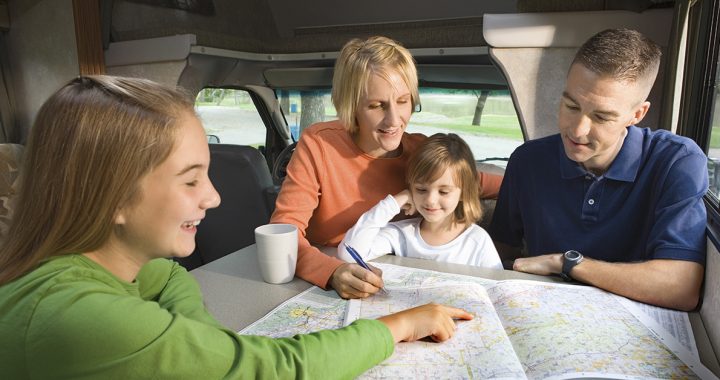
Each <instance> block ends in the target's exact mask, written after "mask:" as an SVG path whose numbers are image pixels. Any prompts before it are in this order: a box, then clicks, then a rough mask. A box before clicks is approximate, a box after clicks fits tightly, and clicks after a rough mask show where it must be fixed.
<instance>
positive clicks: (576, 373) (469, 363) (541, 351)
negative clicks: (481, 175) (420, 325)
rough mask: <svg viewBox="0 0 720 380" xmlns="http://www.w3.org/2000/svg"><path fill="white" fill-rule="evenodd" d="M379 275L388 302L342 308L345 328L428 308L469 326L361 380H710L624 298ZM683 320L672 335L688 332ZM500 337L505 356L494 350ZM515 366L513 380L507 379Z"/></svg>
mask: <svg viewBox="0 0 720 380" xmlns="http://www.w3.org/2000/svg"><path fill="white" fill-rule="evenodd" d="M379 266H380V267H381V269H382V270H383V278H384V279H385V284H386V288H387V289H388V290H389V291H390V292H389V295H388V296H376V297H370V298H367V299H364V300H351V301H350V302H349V306H348V313H347V316H346V320H345V324H348V323H349V322H352V321H353V320H355V319H357V318H376V317H379V316H382V315H386V314H389V313H392V312H395V311H400V310H403V309H406V308H409V307H413V306H418V305H422V304H425V303H428V302H431V301H432V302H436V303H442V304H447V305H451V306H455V307H460V308H463V309H466V310H468V311H470V312H471V313H473V314H474V315H475V316H476V319H475V320H473V321H470V322H466V321H459V322H458V330H457V333H456V334H455V336H453V338H452V339H450V340H449V341H447V342H445V343H442V344H437V343H431V342H416V343H403V344H399V345H397V346H396V349H395V353H394V354H393V356H392V357H390V358H389V359H387V360H386V361H384V362H383V363H382V364H380V365H378V366H376V367H375V368H373V369H371V370H369V371H368V372H366V373H365V374H364V375H363V376H362V377H363V378H369V379H374V378H378V379H379V378H437V377H436V375H438V374H447V376H440V377H450V378H456V377H457V378H522V377H524V376H526V377H527V378H530V379H570V378H619V379H640V378H643V379H658V378H660V379H662V378H708V379H712V378H716V377H715V376H714V375H713V374H712V373H711V372H710V371H709V370H707V369H706V368H705V367H704V366H703V365H702V364H701V363H700V362H699V360H698V358H697V354H696V353H695V352H691V350H689V349H688V347H686V345H687V342H684V343H685V345H684V344H681V343H680V342H679V341H678V339H676V338H675V337H673V335H671V334H669V333H668V331H666V330H665V329H664V328H663V327H661V325H660V324H659V323H657V322H655V321H654V320H652V318H645V319H646V320H648V321H649V322H652V324H653V327H654V328H652V329H651V328H649V327H648V326H646V325H645V324H644V323H643V322H642V321H641V320H640V319H638V318H637V317H636V316H635V315H634V314H633V313H631V312H630V311H629V310H628V309H626V307H625V305H624V304H623V301H625V304H628V303H627V300H626V299H625V298H623V297H619V296H616V295H613V294H611V293H608V292H605V291H602V290H600V289H597V288H594V287H587V286H577V285H565V284H553V283H543V282H537V281H521V280H509V281H497V282H496V281H487V280H485V281H484V282H478V281H476V280H469V281H468V278H467V277H465V276H456V277H452V278H447V277H446V276H444V275H442V276H433V275H432V274H428V273H423V272H417V271H416V270H412V269H408V268H404V267H397V266H390V265H379ZM471 285H472V286H471ZM477 285H481V286H482V287H483V290H485V291H486V292H483V291H481V290H479V289H477ZM467 297H474V299H467ZM630 303H633V302H632V301H630ZM628 305H629V304H628ZM648 308H649V310H648V311H651V309H653V308H654V307H648ZM655 309H660V308H655ZM634 311H635V312H636V313H638V311H637V310H634ZM493 314H495V315H496V318H497V319H498V320H499V321H500V323H501V326H500V327H498V326H497V325H496V324H495V323H494V320H495V318H494V317H493ZM660 314H662V313H660ZM684 314H685V319H684V320H683V319H682V318H679V319H678V321H679V323H678V326H681V327H683V326H684V327H683V329H685V328H687V329H689V321H687V316H686V313H684ZM476 322H477V323H478V325H476V324H475V323H476ZM685 323H687V326H685ZM478 326H482V328H479V327H478ZM496 329H497V330H498V331H495V330H496ZM674 330H682V329H680V328H675V329H674ZM500 332H502V334H500ZM687 334H688V333H687V332H684V333H683V334H680V335H687ZM689 335H692V331H690V332H689ZM504 337H507V338H508V339H509V341H510V342H511V345H512V347H511V348H510V347H507V343H506V342H502V340H503V339H504ZM685 340H687V339H685ZM692 346H693V347H692V348H693V349H694V341H693V342H692ZM470 347H471V349H468V348H470ZM670 347H672V349H671V348H670ZM468 353H471V354H468ZM511 355H515V357H510V356H511ZM459 358H461V359H462V360H460V359H459ZM516 361H517V362H518V363H521V366H522V369H523V374H522V375H518V373H517V372H516V365H514V364H513V363H514V362H516ZM423 363H429V364H430V365H429V366H427V367H426V366H424V365H423ZM461 373H464V375H460V374H461ZM406 376H407V377H406Z"/></svg>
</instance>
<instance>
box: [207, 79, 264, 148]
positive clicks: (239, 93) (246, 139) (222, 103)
mask: <svg viewBox="0 0 720 380" xmlns="http://www.w3.org/2000/svg"><path fill="white" fill-rule="evenodd" d="M195 110H196V111H197V113H198V115H199V116H200V120H202V123H203V126H204V127H205V133H206V134H207V135H208V142H210V143H222V144H236V145H250V146H254V147H256V148H257V147H258V146H260V145H265V135H266V131H267V129H266V128H265V124H264V123H263V121H262V119H261V118H260V114H258V111H257V108H255V104H254V103H253V101H252V99H251V98H250V94H248V92H247V91H245V90H236V89H227V88H205V89H203V90H202V91H200V93H199V94H198V96H197V98H196V99H195Z"/></svg>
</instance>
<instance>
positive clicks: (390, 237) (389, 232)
mask: <svg viewBox="0 0 720 380" xmlns="http://www.w3.org/2000/svg"><path fill="white" fill-rule="evenodd" d="M406 181H407V184H408V187H409V189H406V190H403V191H401V192H400V193H398V194H395V195H388V196H387V197H386V198H385V199H383V200H382V201H380V202H379V203H378V204H377V205H375V207H373V208H372V209H370V210H369V211H367V212H366V213H365V214H363V215H362V216H361V217H360V219H359V220H358V221H357V223H355V226H353V227H352V228H351V229H350V230H349V231H348V232H347V234H345V238H344V239H343V241H342V243H341V244H340V245H338V257H340V258H341V259H343V260H345V261H348V262H354V261H353V259H352V257H351V256H350V254H349V253H348V252H347V251H346V249H345V244H347V245H349V246H351V247H353V248H355V250H356V251H357V252H358V253H359V254H360V256H362V258H363V259H366V260H370V259H374V258H376V257H378V256H382V255H385V254H389V253H394V254H395V255H397V256H405V257H414V258H421V259H428V260H435V261H444V262H449V263H456V264H466V265H475V266H480V267H485V268H495V269H503V266H502V263H501V262H500V257H499V256H498V253H497V250H496V249H495V245H494V244H493V242H492V240H491V239H490V236H489V235H488V233H487V232H485V230H483V229H482V228H481V227H480V226H478V225H477V224H475V222H477V221H478V220H480V217H481V216H482V210H481V208H480V201H479V198H478V186H477V171H476V169H475V158H474V157H473V154H472V151H471V150H470V147H468V145H467V144H466V143H465V141H463V140H462V139H461V138H460V137H459V136H457V135H456V134H454V133H450V134H443V133H438V134H435V135H433V136H431V137H430V138H428V139H427V140H426V141H425V142H424V143H423V145H422V146H421V147H420V148H418V150H417V151H416V152H415V155H414V156H413V157H412V158H411V159H410V162H409V164H408V171H407V175H406ZM400 211H403V212H404V213H405V214H406V215H413V214H415V213H416V212H417V213H419V214H420V217H416V218H412V219H404V220H400V221H396V222H391V220H392V219H393V218H394V217H395V216H396V215H397V214H399V213H400Z"/></svg>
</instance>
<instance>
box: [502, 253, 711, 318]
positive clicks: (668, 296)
mask: <svg viewBox="0 0 720 380" xmlns="http://www.w3.org/2000/svg"><path fill="white" fill-rule="evenodd" d="M562 263H563V259H562V254H560V253H555V254H549V255H542V256H535V257H528V258H520V259H518V260H516V261H515V264H514V266H513V269H514V270H517V271H521V272H526V273H534V274H540V275H550V274H558V273H560V272H561V271H562ZM703 275H704V268H703V266H702V265H700V264H698V263H695V262H692V261H683V260H659V259H658V260H650V261H645V262H641V263H609V262H606V261H600V260H593V259H590V258H585V259H584V260H583V261H582V262H581V263H580V264H578V265H576V266H575V267H574V268H573V269H572V271H571V272H570V276H571V277H572V278H573V279H575V280H577V281H579V282H583V283H586V284H590V285H593V286H595V287H597V288H600V289H604V290H607V291H609V292H612V293H615V294H619V295H621V296H624V297H627V298H631V299H634V300H636V301H640V302H644V303H647V304H651V305H657V306H662V307H667V308H671V309H679V310H692V309H694V308H695V307H696V306H697V303H698V300H699V298H700V286H701V284H702V280H703Z"/></svg>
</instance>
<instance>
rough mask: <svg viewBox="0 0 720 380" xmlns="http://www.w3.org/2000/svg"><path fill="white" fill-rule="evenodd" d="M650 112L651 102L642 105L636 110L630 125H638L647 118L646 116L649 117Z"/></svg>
mask: <svg viewBox="0 0 720 380" xmlns="http://www.w3.org/2000/svg"><path fill="white" fill-rule="evenodd" d="M648 110H650V102H648V101H647V100H646V101H644V102H642V103H640V104H639V105H638V106H637V107H636V108H635V114H634V115H633V118H632V119H631V120H630V125H637V123H639V122H640V121H641V120H642V119H643V118H645V115H647V113H648Z"/></svg>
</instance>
